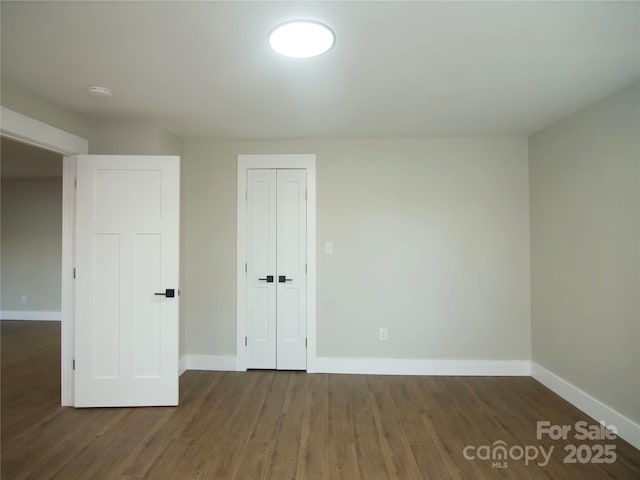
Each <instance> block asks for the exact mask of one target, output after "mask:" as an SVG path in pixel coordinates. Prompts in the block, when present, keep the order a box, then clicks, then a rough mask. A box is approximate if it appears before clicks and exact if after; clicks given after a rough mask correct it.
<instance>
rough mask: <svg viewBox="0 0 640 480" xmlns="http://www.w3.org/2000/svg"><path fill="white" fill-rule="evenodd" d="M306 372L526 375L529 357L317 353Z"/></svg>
mask: <svg viewBox="0 0 640 480" xmlns="http://www.w3.org/2000/svg"><path fill="white" fill-rule="evenodd" d="M310 367H312V368H310V369H309V370H308V371H309V373H352V374H367V375H461V376H528V375H530V362H529V361H528V360H426V359H404V358H332V357H316V359H315V360H314V361H313V365H311V366H310Z"/></svg>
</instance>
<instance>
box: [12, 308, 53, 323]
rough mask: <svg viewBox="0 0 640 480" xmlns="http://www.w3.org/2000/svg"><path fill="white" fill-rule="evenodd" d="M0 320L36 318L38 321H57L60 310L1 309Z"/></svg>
mask: <svg viewBox="0 0 640 480" xmlns="http://www.w3.org/2000/svg"><path fill="white" fill-rule="evenodd" d="M0 320H36V321H40V322H43V321H44V322H59V321H61V320H62V312H44V311H39V310H33V311H29V310H2V311H0Z"/></svg>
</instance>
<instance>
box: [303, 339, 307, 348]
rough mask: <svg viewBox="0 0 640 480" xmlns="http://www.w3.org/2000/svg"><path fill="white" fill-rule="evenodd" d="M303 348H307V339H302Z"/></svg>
mask: <svg viewBox="0 0 640 480" xmlns="http://www.w3.org/2000/svg"><path fill="white" fill-rule="evenodd" d="M304 348H307V337H304Z"/></svg>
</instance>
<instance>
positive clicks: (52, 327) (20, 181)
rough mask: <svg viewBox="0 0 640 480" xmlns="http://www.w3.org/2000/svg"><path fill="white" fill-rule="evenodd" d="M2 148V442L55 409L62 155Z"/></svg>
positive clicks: (5, 144)
mask: <svg viewBox="0 0 640 480" xmlns="http://www.w3.org/2000/svg"><path fill="white" fill-rule="evenodd" d="M0 150H1V158H2V161H1V164H0V177H1V187H0V190H1V192H2V200H1V202H0V203H1V205H2V215H1V217H2V228H1V230H0V232H1V237H2V238H1V241H0V244H1V245H2V248H1V257H2V258H1V261H0V265H1V268H0V276H1V282H0V284H1V287H0V288H1V292H0V298H1V299H2V302H1V305H0V311H1V315H0V316H1V318H2V322H1V323H0V325H1V326H0V328H1V334H0V336H1V343H2V348H1V351H2V362H1V364H2V375H1V376H2V410H3V421H2V433H3V437H4V436H5V435H6V434H12V433H14V430H16V429H19V428H20V426H21V425H24V424H25V421H26V423H27V424H35V423H37V422H38V421H39V420H41V416H42V415H45V414H46V412H48V411H49V410H48V409H49V408H51V407H53V406H57V405H60V391H61V367H60V361H59V360H60V355H61V353H60V352H61V319H62V315H61V298H62V286H61V276H62V275H61V272H62V270H61V269H62V163H63V157H62V155H61V154H58V153H54V152H51V151H47V150H44V149H41V148H37V147H34V146H31V145H27V144H24V143H20V142H17V141H14V140H11V139H8V138H1V139H0ZM25 398H28V399H29V401H28V402H25Z"/></svg>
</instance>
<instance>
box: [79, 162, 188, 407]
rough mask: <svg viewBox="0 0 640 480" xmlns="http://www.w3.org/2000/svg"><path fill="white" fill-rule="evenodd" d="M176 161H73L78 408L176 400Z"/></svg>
mask: <svg viewBox="0 0 640 480" xmlns="http://www.w3.org/2000/svg"><path fill="white" fill-rule="evenodd" d="M179 184H180V158H179V157H173V156H172V157H169V156H106V155H105V156H102V155H100V156H98V155H80V156H78V167H77V209H76V343H75V405H76V406H77V407H102V406H105V407H106V406H153V405H177V404H178V310H179V309H178V306H179V304H178V294H179V292H178V272H179V211H180V208H179V207H180V205H179V202H180V196H179V195H180V192H179Z"/></svg>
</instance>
